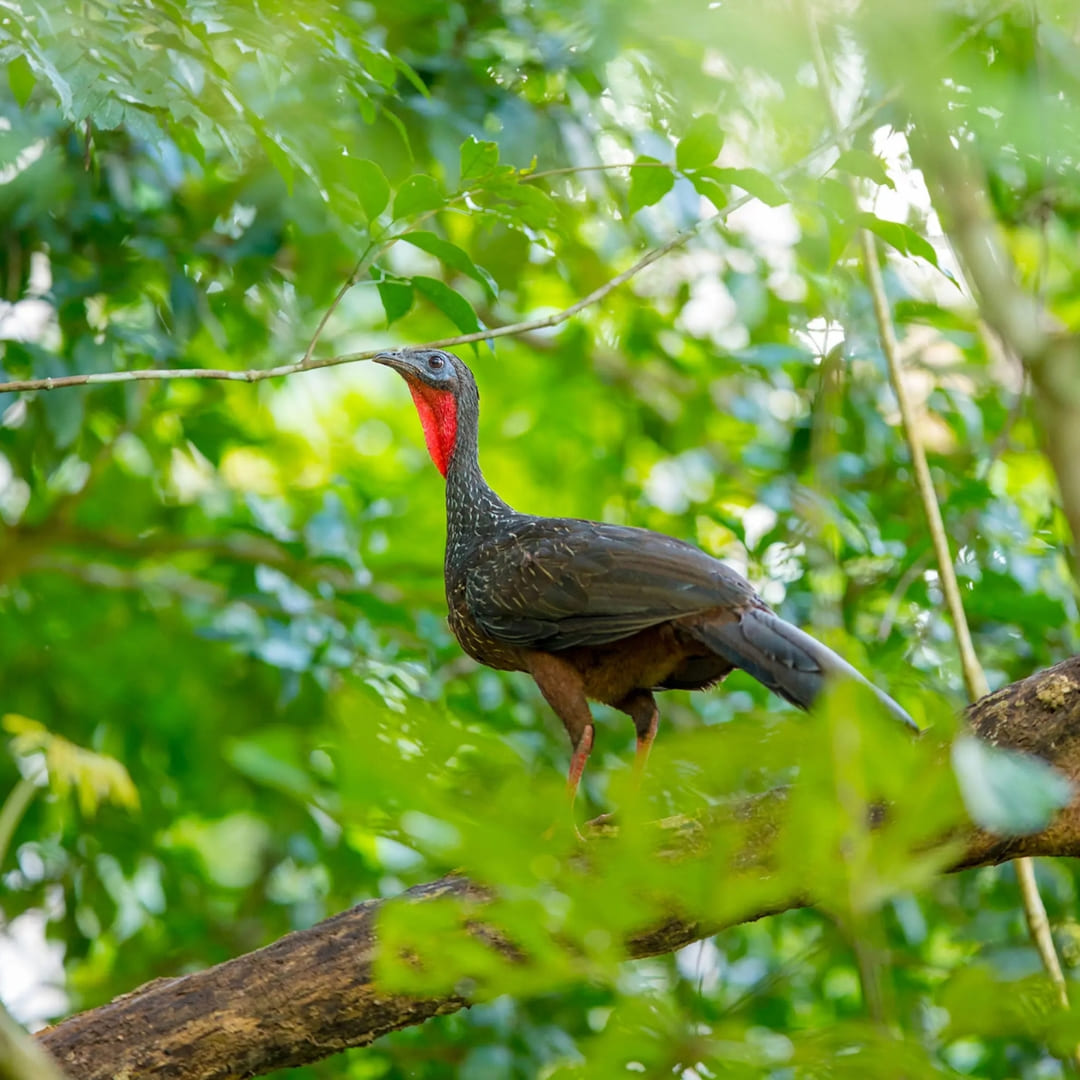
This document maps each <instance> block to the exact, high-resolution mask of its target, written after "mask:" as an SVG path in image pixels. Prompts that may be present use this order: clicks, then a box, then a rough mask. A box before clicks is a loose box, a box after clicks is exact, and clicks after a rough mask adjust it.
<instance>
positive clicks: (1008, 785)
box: [952, 735, 1073, 836]
mask: <svg viewBox="0 0 1080 1080" xmlns="http://www.w3.org/2000/svg"><path fill="white" fill-rule="evenodd" d="M952 763H953V770H954V772H955V773H956V779H957V782H958V783H959V785H960V794H961V795H962V796H963V799H964V805H965V806H966V807H967V811H968V813H969V814H970V815H971V819H972V821H974V822H975V823H976V824H977V825H981V826H982V827H983V828H984V829H989V830H991V831H992V832H995V833H1000V834H1002V835H1004V836H1024V835H1027V834H1029V833H1035V832H1038V831H1039V830H1040V829H1044V828H1046V826H1047V825H1049V823H1050V820H1051V818H1053V816H1054V814H1055V813H1056V812H1057V811H1058V810H1060V809H1061V808H1062V807H1064V806H1067V805H1068V803H1069V800H1070V799H1071V798H1072V794H1073V788H1072V784H1071V783H1069V781H1068V779H1067V778H1066V777H1065V776H1064V775H1063V774H1062V773H1060V772H1058V770H1057V769H1055V768H1053V767H1052V766H1050V765H1047V764H1046V762H1045V761H1042V760H1040V759H1039V758H1037V757H1033V756H1032V755H1030V754H1021V753H1019V752H1018V751H1015V750H1005V749H1003V748H1001V747H999V746H992V745H991V744H990V743H988V742H985V741H983V740H982V739H977V738H975V737H974V736H973V735H961V736H960V737H959V738H958V739H957V740H956V742H955V743H953V748H952Z"/></svg>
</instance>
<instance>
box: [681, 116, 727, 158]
mask: <svg viewBox="0 0 1080 1080" xmlns="http://www.w3.org/2000/svg"><path fill="white" fill-rule="evenodd" d="M723 145H724V133H723V132H722V131H721V130H720V128H719V125H718V124H717V122H716V117H715V116H710V115H705V116H697V117H695V118H694V119H693V120H692V121H691V122H690V126H689V127H688V128H687V129H686V133H685V134H684V135H683V137H682V138H681V139H680V140H679V145H678V146H677V147H676V148H675V164H676V165H678V167H679V168H680V169H700V168H703V167H704V166H706V165H711V164H712V163H713V162H714V161H715V160H716V158H717V155H718V154H719V153H720V150H721V149H722V148H723Z"/></svg>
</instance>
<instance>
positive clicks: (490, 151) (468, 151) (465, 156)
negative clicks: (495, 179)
mask: <svg viewBox="0 0 1080 1080" xmlns="http://www.w3.org/2000/svg"><path fill="white" fill-rule="evenodd" d="M498 164H499V148H498V146H497V145H496V144H495V143H493V142H480V141H479V140H478V139H475V138H473V136H471V135H470V136H469V137H468V138H467V139H466V140H465V141H464V142H463V143H462V144H461V182H462V184H467V182H468V181H470V180H476V179H478V178H479V177H483V176H487V175H488V174H489V173H491V172H492V171H493V170H494V169H495V167H496V166H497V165H498Z"/></svg>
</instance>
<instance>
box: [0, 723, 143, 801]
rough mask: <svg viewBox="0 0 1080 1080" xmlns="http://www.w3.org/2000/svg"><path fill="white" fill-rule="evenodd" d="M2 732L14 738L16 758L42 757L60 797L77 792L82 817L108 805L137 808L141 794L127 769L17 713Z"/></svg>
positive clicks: (13, 744)
mask: <svg viewBox="0 0 1080 1080" xmlns="http://www.w3.org/2000/svg"><path fill="white" fill-rule="evenodd" d="M3 728H4V730H5V731H6V732H8V733H9V734H10V735H13V736H14V738H13V739H12V740H11V750H12V752H13V753H14V754H15V755H16V756H18V757H31V756H32V755H34V754H41V755H42V757H43V759H44V761H45V768H46V770H47V773H48V784H49V786H50V787H51V788H52V790H53V791H55V792H56V794H57V795H60V796H65V795H67V794H68V793H70V792H74V793H75V797H76V800H77V802H78V804H79V809H80V811H81V812H82V813H83V814H85V815H90V814H93V813H94V812H95V811H96V810H97V808H98V807H99V806H100V805H101V804H102V803H105V802H111V803H115V804H116V805H117V806H122V807H125V808H127V809H129V810H135V809H137V808H138V805H139V793H138V791H137V790H136V789H135V785H134V784H133V783H132V781H131V776H130V775H129V774H128V771H127V769H125V768H124V766H123V765H122V764H121V763H120V762H119V761H117V760H116V759H115V758H111V757H108V756H107V755H105V754H97V753H94V752H93V751H91V750H87V749H85V748H84V747H81V746H76V745H75V744H74V743H72V742H69V741H68V740H67V739H65V738H63V736H60V735H56V734H54V733H52V732H50V731H49V730H48V729H47V728H46V727H45V725H44V724H41V723H39V722H38V721H36V720H31V719H30V718H29V717H26V716H19V715H17V714H15V713H8V714H7V715H6V716H5V717H4V718H3Z"/></svg>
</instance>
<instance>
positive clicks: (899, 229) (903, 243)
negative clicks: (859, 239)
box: [858, 213, 940, 269]
mask: <svg viewBox="0 0 1080 1080" xmlns="http://www.w3.org/2000/svg"><path fill="white" fill-rule="evenodd" d="M858 222H859V224H860V225H861V226H862V227H863V228H864V229H869V230H870V231H871V232H872V233H875V234H876V235H877V236H879V237H880V238H881V239H882V240H884V241H885V243H886V244H888V245H889V246H890V247H892V248H895V249H896V250H897V251H899V252H900V253H901V254H902V255H918V256H919V257H920V258H923V259H925V260H926V261H927V262H928V263H930V264H931V265H932V266H938V267H939V264H938V257H937V252H936V251H935V250H934V245H933V244H931V243H930V241H929V240H927V239H926V237H924V236H922V235H921V234H920V233H917V232H916V231H915V230H914V229H913V228H912V227H911V226H910V225H905V224H904V223H903V222H901V221H886V220H884V219H883V218H879V217H878V216H877V215H876V214H870V213H860V214H859V215H858ZM939 269H940V267H939Z"/></svg>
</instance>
